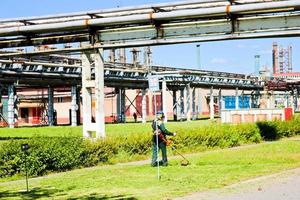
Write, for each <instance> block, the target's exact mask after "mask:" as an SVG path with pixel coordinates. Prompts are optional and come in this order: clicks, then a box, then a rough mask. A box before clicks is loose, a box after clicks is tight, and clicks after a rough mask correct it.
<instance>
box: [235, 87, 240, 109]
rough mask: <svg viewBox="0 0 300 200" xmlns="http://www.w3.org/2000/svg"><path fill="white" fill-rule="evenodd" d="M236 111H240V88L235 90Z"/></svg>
mask: <svg viewBox="0 0 300 200" xmlns="http://www.w3.org/2000/svg"><path fill="white" fill-rule="evenodd" d="M235 109H236V110H238V109H239V88H236V89H235Z"/></svg>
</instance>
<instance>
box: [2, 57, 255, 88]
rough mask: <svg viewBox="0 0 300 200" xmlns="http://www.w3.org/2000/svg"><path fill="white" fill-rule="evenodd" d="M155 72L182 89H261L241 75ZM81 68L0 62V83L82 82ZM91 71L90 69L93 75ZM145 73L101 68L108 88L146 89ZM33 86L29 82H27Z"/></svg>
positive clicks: (108, 66) (161, 69)
mask: <svg viewBox="0 0 300 200" xmlns="http://www.w3.org/2000/svg"><path fill="white" fill-rule="evenodd" d="M152 69H153V70H154V73H157V74H158V76H160V77H162V78H164V79H165V80H166V81H167V84H168V85H169V86H170V87H182V86H184V85H186V84H188V83H190V84H191V85H192V86H194V87H210V86H216V87H228V88H236V87H239V88H249V89H252V88H261V86H260V84H259V83H258V82H256V79H255V78H249V77H246V76H245V75H242V74H234V73H226V72H215V71H205V70H179V69H176V68H170V67H162V66H153V67H152ZM81 73H82V67H81V66H80V65H67V64H56V63H45V62H38V61H35V62H29V61H23V62H20V61H17V62H14V61H11V60H0V74H1V75H2V77H0V80H2V81H3V80H6V81H7V80H10V81H13V82H16V81H19V80H20V81H22V83H25V84H26V79H28V78H31V79H32V78H36V79H42V80H43V81H44V82H45V84H46V85H49V84H51V85H52V84H55V81H53V79H63V80H62V82H61V81H60V83H64V84H68V82H67V80H71V82H69V84H74V81H75V82H76V83H77V84H80V83H81ZM93 74H94V68H92V76H94V75H93ZM148 74H149V73H148V70H147V69H145V68H142V67H139V68H134V67H133V65H132V64H120V63H116V64H113V63H106V64H105V68H104V78H105V84H106V85H107V86H111V87H125V88H134V89H144V88H147V87H148ZM28 84H32V80H30V81H29V82H28Z"/></svg>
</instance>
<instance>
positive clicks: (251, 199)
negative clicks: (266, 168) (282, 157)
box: [176, 168, 300, 200]
mask: <svg viewBox="0 0 300 200" xmlns="http://www.w3.org/2000/svg"><path fill="white" fill-rule="evenodd" d="M268 199H270V200H300V168H298V169H293V170H289V171H285V172H281V173H278V174H273V175H269V176H263V177H259V178H256V179H252V180H248V181H244V182H241V183H237V184H234V185H231V186H228V187H225V188H223V189H219V190H210V191H207V192H199V193H194V194H192V195H189V196H186V197H180V198H176V200H268Z"/></svg>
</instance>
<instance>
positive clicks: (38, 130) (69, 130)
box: [0, 120, 211, 139]
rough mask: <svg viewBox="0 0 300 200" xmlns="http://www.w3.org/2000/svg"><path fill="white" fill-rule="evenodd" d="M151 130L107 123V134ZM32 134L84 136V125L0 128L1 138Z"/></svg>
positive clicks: (191, 125)
mask: <svg viewBox="0 0 300 200" xmlns="http://www.w3.org/2000/svg"><path fill="white" fill-rule="evenodd" d="M210 123H211V122H210V121H208V120H201V121H191V122H169V123H167V125H166V126H167V128H168V129H170V130H176V129H178V128H187V129H190V128H197V127H199V126H203V125H208V124H210ZM148 132H151V123H146V124H142V123H127V124H106V134H107V135H108V136H113V135H118V134H122V135H126V134H132V133H141V134H142V133H148ZM32 136H48V137H63V136H75V137H76V136H78V137H81V136H82V126H77V127H71V126H54V127H26V128H15V129H10V128H0V139H1V138H2V139H6V138H18V137H32Z"/></svg>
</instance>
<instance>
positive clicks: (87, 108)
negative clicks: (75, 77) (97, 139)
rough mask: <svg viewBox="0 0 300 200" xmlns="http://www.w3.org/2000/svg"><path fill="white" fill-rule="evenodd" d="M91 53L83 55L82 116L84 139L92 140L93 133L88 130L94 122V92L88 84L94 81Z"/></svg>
mask: <svg viewBox="0 0 300 200" xmlns="http://www.w3.org/2000/svg"><path fill="white" fill-rule="evenodd" d="M90 56H91V54H90V52H84V53H83V54H82V114H83V126H82V127H83V137H86V138H91V137H92V132H91V131H90V130H89V129H88V128H89V126H90V124H91V121H92V91H91V88H90V87H89V86H88V83H89V82H90V81H91V79H92V68H91V63H90V59H91V58H90Z"/></svg>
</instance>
